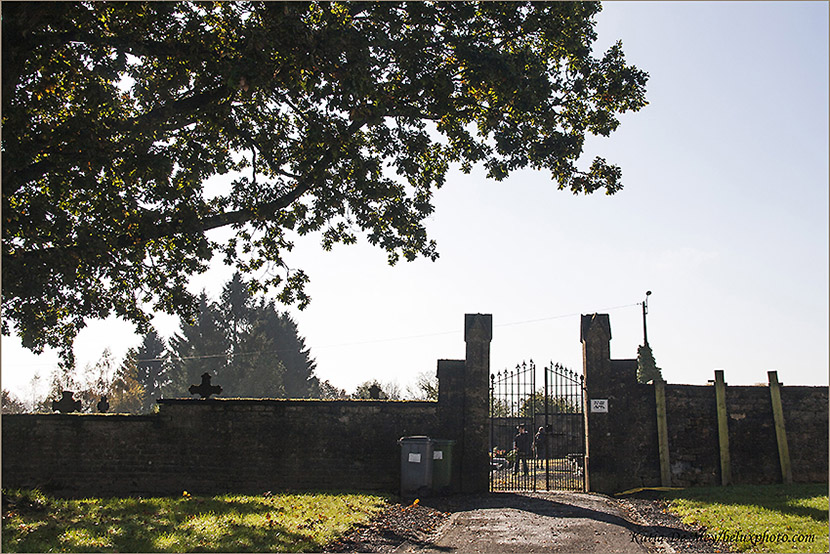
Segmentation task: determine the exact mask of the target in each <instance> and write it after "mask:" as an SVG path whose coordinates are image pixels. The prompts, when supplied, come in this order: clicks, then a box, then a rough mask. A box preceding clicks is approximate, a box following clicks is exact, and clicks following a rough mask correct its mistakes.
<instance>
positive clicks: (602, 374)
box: [580, 314, 653, 493]
mask: <svg viewBox="0 0 830 554" xmlns="http://www.w3.org/2000/svg"><path fill="white" fill-rule="evenodd" d="M580 335H581V341H582V359H583V364H584V366H583V369H584V375H585V396H586V398H585V430H586V436H587V439H586V440H587V445H586V448H585V457H586V463H585V465H586V474H587V475H586V487H587V489H588V490H590V491H596V492H603V493H615V492H620V491H622V490H626V489H628V488H631V487H633V486H637V478H638V475H637V469H636V468H633V467H629V464H630V461H629V460H631V459H632V458H635V457H634V456H633V455H632V449H636V448H637V447H638V444H637V443H638V441H637V440H635V439H634V432H633V431H634V430H633V429H632V428H631V420H632V419H636V416H635V403H636V400H635V398H637V395H636V394H635V393H636V391H635V390H634V389H635V388H636V387H637V360H612V359H611V323H610V320H609V317H608V314H590V315H583V316H582V325H581V333H580ZM652 394H653V393H652ZM652 413H653V412H652ZM640 484H642V483H640Z"/></svg>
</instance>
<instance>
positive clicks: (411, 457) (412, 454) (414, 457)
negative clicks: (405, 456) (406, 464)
mask: <svg viewBox="0 0 830 554" xmlns="http://www.w3.org/2000/svg"><path fill="white" fill-rule="evenodd" d="M409 461H410V462H412V463H414V464H420V463H421V454H420V453H418V454H416V453H415V452H410V453H409Z"/></svg>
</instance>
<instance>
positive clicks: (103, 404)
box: [97, 396, 110, 414]
mask: <svg viewBox="0 0 830 554" xmlns="http://www.w3.org/2000/svg"><path fill="white" fill-rule="evenodd" d="M97 407H98V411H99V412H101V413H102V414H103V413H106V411H107V410H109V409H110V403H109V402H107V397H106V396H102V397H101V400H99V401H98V405H97Z"/></svg>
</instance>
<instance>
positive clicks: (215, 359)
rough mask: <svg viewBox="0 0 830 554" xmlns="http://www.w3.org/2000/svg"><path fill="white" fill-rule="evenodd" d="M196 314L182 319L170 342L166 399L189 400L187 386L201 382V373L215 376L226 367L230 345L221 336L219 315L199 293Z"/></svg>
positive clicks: (212, 305) (165, 388)
mask: <svg viewBox="0 0 830 554" xmlns="http://www.w3.org/2000/svg"><path fill="white" fill-rule="evenodd" d="M197 314H198V315H196V316H195V317H194V318H192V319H190V320H188V319H183V320H182V321H181V323H180V327H181V332H180V333H176V334H175V335H173V337H172V338H171V339H170V368H169V371H168V383H167V384H166V385H165V386H164V387H163V389H162V390H163V394H164V396H167V397H185V398H189V397H190V392H189V391H188V390H187V389H188V387H190V385H194V384H198V383H200V382H201V380H200V376H201V375H202V374H203V373H206V372H207V373H210V374H211V375H218V374H219V373H220V372H221V371H222V370H223V368H224V367H225V366H226V365H227V363H228V354H229V351H230V345H229V343H228V341H227V340H226V337H225V334H224V333H223V330H222V329H223V326H222V325H221V314H220V313H219V310H218V309H217V308H216V306H215V305H214V304H213V303H212V302H211V301H210V300H209V299H208V297H207V294H206V293H205V292H204V291H203V292H202V293H201V294H200V295H199V303H198V309H197Z"/></svg>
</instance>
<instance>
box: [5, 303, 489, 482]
mask: <svg viewBox="0 0 830 554" xmlns="http://www.w3.org/2000/svg"><path fill="white" fill-rule="evenodd" d="M465 325H466V328H467V329H468V335H473V336H468V337H467V341H468V352H470V351H472V352H473V355H472V356H468V358H471V359H468V360H455V361H447V360H442V361H440V362H439V372H438V376H439V400H438V402H410V401H404V402H394V401H380V400H377V401H376V400H274V399H267V400H258V399H256V400H255V399H210V400H192V399H168V400H159V412H158V413H157V414H153V415H147V416H131V415H116V414H49V415H31V414H23V415H6V416H3V418H2V448H3V450H2V452H3V470H2V471H3V486H4V487H26V488H31V487H39V488H41V489H43V490H45V491H49V492H52V493H55V494H60V495H65V496H77V495H93V494H116V495H121V494H144V495H149V494H181V493H182V491H184V490H187V491H188V492H191V493H221V492H250V493H256V492H263V491H267V490H274V491H276V490H290V489H297V490H299V489H304V490H309V489H316V490H369V491H387V492H396V491H398V488H399V485H400V472H401V454H400V447H399V446H398V442H397V441H398V439H399V438H401V437H403V436H410V435H428V436H430V437H432V438H439V439H451V440H455V441H456V443H457V448H456V451H455V452H454V456H453V482H452V486H451V488H452V489H453V490H465V491H470V492H484V491H486V490H487V481H486V480H485V481H484V483H483V486H482V483H481V478H480V475H479V474H480V473H481V471H484V472H486V471H487V470H488V468H487V467H486V466H485V467H484V468H483V469H481V468H479V467H478V466H479V465H481V463H480V459H481V458H482V457H484V458H485V459H486V456H487V447H486V444H487V442H486V441H487V435H486V432H485V426H484V425H483V423H480V421H479V420H481V421H486V418H487V411H486V410H487V407H486V404H485V406H484V408H483V410H482V408H481V406H479V404H480V396H481V395H482V394H484V395H486V394H487V388H486V386H485V387H484V390H483V391H479V390H477V387H480V383H479V381H481V379H480V376H481V375H482V374H484V375H487V374H488V373H489V340H490V336H491V326H492V324H491V319H490V317H489V316H482V315H480V314H476V315H468V316H466V319H465ZM469 329H473V330H474V331H475V332H474V333H470V332H469ZM483 341H486V342H487V345H486V346H485V345H483V344H481V343H482V342H483ZM479 412H482V413H479ZM470 422H472V424H469V423H470ZM479 428H480V429H479ZM476 433H481V434H483V437H478V436H476ZM482 443H483V444H484V445H485V446H484V447H483V450H482V448H481V446H480V445H481V444H482ZM477 449H478V450H482V452H478V450H477ZM485 475H486V473H485Z"/></svg>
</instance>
